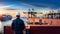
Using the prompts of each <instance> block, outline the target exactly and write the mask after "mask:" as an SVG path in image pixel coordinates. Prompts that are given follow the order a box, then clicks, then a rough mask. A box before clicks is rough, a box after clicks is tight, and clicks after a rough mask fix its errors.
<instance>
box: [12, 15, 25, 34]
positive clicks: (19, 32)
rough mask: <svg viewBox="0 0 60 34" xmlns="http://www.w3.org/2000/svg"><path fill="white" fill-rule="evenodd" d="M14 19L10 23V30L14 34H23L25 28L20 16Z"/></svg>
mask: <svg viewBox="0 0 60 34" xmlns="http://www.w3.org/2000/svg"><path fill="white" fill-rule="evenodd" d="M16 17H17V18H16V19H15V20H13V22H12V29H13V31H14V32H15V34H23V30H24V28H25V25H24V21H23V20H21V19H20V14H19V15H16Z"/></svg>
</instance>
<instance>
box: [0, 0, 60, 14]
mask: <svg viewBox="0 0 60 34" xmlns="http://www.w3.org/2000/svg"><path fill="white" fill-rule="evenodd" d="M29 8H30V9H32V8H34V9H35V11H37V12H44V11H47V12H48V11H50V10H60V0H0V14H1V12H2V13H4V11H6V12H9V13H10V11H9V10H13V11H12V12H14V11H15V10H23V11H27V10H28V9H29ZM20 12H21V11H20Z"/></svg>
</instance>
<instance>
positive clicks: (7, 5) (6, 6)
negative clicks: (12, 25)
mask: <svg viewBox="0 0 60 34" xmlns="http://www.w3.org/2000/svg"><path fill="white" fill-rule="evenodd" d="M11 6H13V5H6V6H0V8H8V7H11Z"/></svg>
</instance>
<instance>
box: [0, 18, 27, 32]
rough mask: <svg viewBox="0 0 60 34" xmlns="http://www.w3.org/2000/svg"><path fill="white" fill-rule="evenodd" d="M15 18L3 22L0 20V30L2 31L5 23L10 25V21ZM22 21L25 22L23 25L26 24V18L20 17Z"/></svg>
mask: <svg viewBox="0 0 60 34" xmlns="http://www.w3.org/2000/svg"><path fill="white" fill-rule="evenodd" d="M14 19H15V18H13V19H12V20H9V21H5V22H1V21H0V30H1V31H2V32H4V26H6V25H11V23H12V21H13V20H14ZM21 19H22V20H23V21H24V23H25V26H27V23H26V20H27V19H26V18H21Z"/></svg>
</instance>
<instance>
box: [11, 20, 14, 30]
mask: <svg viewBox="0 0 60 34" xmlns="http://www.w3.org/2000/svg"><path fill="white" fill-rule="evenodd" d="M11 27H12V30H14V20H13V22H12V25H11Z"/></svg>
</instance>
